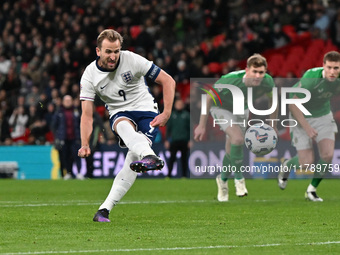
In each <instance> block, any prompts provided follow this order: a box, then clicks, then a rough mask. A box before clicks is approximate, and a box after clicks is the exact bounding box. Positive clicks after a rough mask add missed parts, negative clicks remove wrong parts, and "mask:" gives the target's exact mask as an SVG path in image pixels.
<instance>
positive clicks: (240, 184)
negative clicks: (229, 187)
mask: <svg viewBox="0 0 340 255" xmlns="http://www.w3.org/2000/svg"><path fill="white" fill-rule="evenodd" d="M235 189H236V196H238V197H244V196H247V195H248V190H247V188H246V180H245V179H244V178H242V179H240V180H237V179H235Z"/></svg>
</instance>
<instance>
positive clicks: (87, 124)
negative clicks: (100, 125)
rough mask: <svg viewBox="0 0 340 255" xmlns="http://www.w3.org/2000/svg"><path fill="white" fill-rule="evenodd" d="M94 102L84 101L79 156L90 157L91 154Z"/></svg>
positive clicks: (82, 104)
mask: <svg viewBox="0 0 340 255" xmlns="http://www.w3.org/2000/svg"><path fill="white" fill-rule="evenodd" d="M93 107H94V106H93V102H92V101H82V103H81V108H82V114H81V119H80V138H81V148H80V149H79V150H78V156H79V157H81V158H85V157H88V156H89V155H90V154H91V149H90V146H89V141H90V136H91V133H92V124H93Z"/></svg>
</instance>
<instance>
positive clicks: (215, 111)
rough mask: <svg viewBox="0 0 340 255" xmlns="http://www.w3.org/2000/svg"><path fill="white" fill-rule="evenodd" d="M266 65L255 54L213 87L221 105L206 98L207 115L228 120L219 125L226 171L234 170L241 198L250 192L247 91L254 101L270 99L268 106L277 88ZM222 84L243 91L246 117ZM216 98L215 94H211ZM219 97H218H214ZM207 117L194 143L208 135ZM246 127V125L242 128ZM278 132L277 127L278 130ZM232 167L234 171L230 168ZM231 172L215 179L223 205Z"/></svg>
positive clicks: (199, 127)
mask: <svg viewBox="0 0 340 255" xmlns="http://www.w3.org/2000/svg"><path fill="white" fill-rule="evenodd" d="M266 71H267V61H266V59H265V58H264V57H263V56H261V55H260V54H254V55H253V56H251V57H249V58H248V60H247V67H246V69H245V70H242V71H235V72H231V73H228V74H226V75H223V76H222V77H221V78H220V79H219V80H218V81H217V82H216V83H215V85H214V87H215V89H216V91H217V93H218V95H219V97H220V98H221V102H222V104H218V105H217V106H216V105H212V101H213V99H212V98H211V97H209V96H208V97H207V112H209V111H210V113H211V115H212V117H213V118H214V119H215V120H217V119H223V120H226V121H225V122H224V123H222V124H221V123H220V124H219V126H220V128H221V130H222V131H224V132H225V134H226V148H225V150H226V155H225V157H224V159H223V167H228V166H229V168H227V169H234V170H233V171H234V177H235V188H236V195H237V196H239V197H243V196H246V195H247V194H248V190H247V188H246V185H245V179H244V177H243V174H242V172H241V171H240V169H241V166H242V164H243V145H244V133H245V130H246V129H247V122H248V115H249V110H248V102H247V96H248V87H252V88H253V101H255V99H257V98H259V97H262V96H263V95H267V96H268V97H269V102H271V97H272V89H273V87H274V86H275V85H274V81H273V78H272V77H271V76H270V75H268V74H267V73H266ZM219 84H225V85H228V84H230V85H233V86H235V87H237V88H238V89H240V90H241V91H242V93H243V95H244V99H245V100H244V105H243V106H242V107H243V109H242V110H244V114H234V113H233V112H235V110H239V109H233V103H234V100H240V98H237V96H235V98H233V95H232V92H231V91H230V89H227V88H220V87H219V86H218V85H219ZM211 94H212V95H213V93H211ZM215 97H217V96H215ZM276 115H277V111H276V110H275V112H274V113H272V114H271V116H270V118H271V119H275V118H276ZM207 120H208V115H203V114H202V115H201V117H200V122H199V125H198V126H197V127H196V129H195V131H194V139H195V140H196V141H201V140H202V139H203V137H204V135H205V133H206V123H207ZM236 123H237V124H236ZM242 123H244V124H242ZM275 128H276V127H275ZM230 166H231V167H232V168H230ZM230 174H231V171H222V173H221V174H219V175H218V176H217V177H216V182H217V187H218V194H217V199H218V201H220V202H226V201H228V200H229V188H228V182H227V180H228V177H229V176H230Z"/></svg>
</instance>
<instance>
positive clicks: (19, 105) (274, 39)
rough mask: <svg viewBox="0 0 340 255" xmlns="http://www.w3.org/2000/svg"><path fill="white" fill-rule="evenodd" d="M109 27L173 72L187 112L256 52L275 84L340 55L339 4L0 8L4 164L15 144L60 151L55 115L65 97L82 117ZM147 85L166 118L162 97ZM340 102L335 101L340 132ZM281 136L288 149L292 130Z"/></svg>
mask: <svg viewBox="0 0 340 255" xmlns="http://www.w3.org/2000/svg"><path fill="white" fill-rule="evenodd" d="M105 28H113V29H115V30H117V31H118V32H119V33H121V34H122V35H123V37H124V43H123V49H125V50H131V51H134V52H136V53H138V54H140V55H142V56H144V57H146V58H148V59H149V60H152V61H154V63H155V64H156V65H158V66H159V67H161V68H162V69H164V70H165V71H166V72H168V73H169V74H170V75H171V76H172V77H173V78H174V79H175V80H176V82H177V87H176V98H177V99H181V100H182V101H183V102H184V108H183V109H184V110H186V111H188V112H190V78H191V77H198V78H211V77H220V76H221V75H222V74H226V73H228V72H230V71H234V70H239V69H243V68H245V60H246V59H247V58H248V57H249V56H250V55H252V54H253V53H261V54H263V55H264V56H265V57H266V58H267V60H268V72H269V74H271V75H272V76H273V77H274V78H277V79H282V78H286V79H294V78H299V77H301V75H302V74H303V72H304V71H306V70H307V69H309V68H311V67H316V66H321V65H322V58H323V55H324V53H325V52H328V51H330V50H338V48H339V47H340V1H339V0H334V1H327V0H313V1H310V0H293V1H291V0H290V1H288V0H273V1H270V0H256V1H255V0H230V1H222V0H187V1H186V0H169V1H165V0H160V1H156V0H81V1H80V0H73V1H70V0H55V1H53V0H8V1H6V0H2V1H1V3H0V147H1V148H0V150H1V153H2V155H3V157H4V155H5V154H4V153H5V152H8V151H9V150H10V149H9V147H10V146H13V145H16V146H18V145H45V146H48V145H49V146H53V145H54V144H55V134H56V130H55V128H54V127H53V125H52V123H53V116H55V114H56V113H57V112H58V110H59V109H60V108H61V106H62V99H63V97H64V96H65V95H71V96H72V98H73V109H75V110H76V111H79V112H81V109H80V102H79V88H80V86H79V81H80V77H81V75H82V73H83V71H84V68H85V67H86V66H87V65H88V64H89V63H90V62H92V61H93V60H94V59H95V58H96V53H95V47H96V38H97V36H98V34H99V33H100V32H101V31H102V30H103V29H105ZM149 86H150V91H151V93H152V94H153V95H154V97H155V99H156V100H157V102H158V104H159V106H160V109H162V104H163V102H162V94H161V92H162V88H161V87H160V86H158V85H157V84H149ZM339 99H340V98H339V97H338V98H334V99H333V100H332V107H333V112H334V115H335V119H336V121H337V123H338V126H339V123H340V105H339V103H338V100H339ZM95 104H96V114H97V115H98V116H99V119H101V121H102V122H103V127H105V128H100V129H99V132H98V141H96V143H98V144H100V145H105V146H113V145H115V144H116V140H115V137H114V136H113V135H112V132H111V131H110V128H109V122H108V115H107V112H106V110H105V108H104V106H103V104H102V102H101V101H100V100H99V99H97V100H96V102H95ZM191 114H192V113H191ZM170 136H171V134H169V133H168V132H167V127H164V128H161V132H160V136H159V138H158V139H157V143H158V144H159V146H164V145H166V144H167V141H169V137H170ZM281 136H282V137H281V139H286V140H289V133H287V132H286V130H281ZM30 148H31V147H30ZM6 155H7V154H6ZM48 155H49V154H48ZM101 157H102V156H101ZM1 160H4V159H3V158H1V159H0V161H1ZM52 161H53V160H52ZM94 164H96V163H94ZM53 171H55V172H54V175H53V176H54V177H53V178H57V177H56V175H57V171H56V170H53ZM103 171H104V170H103ZM49 172H50V171H49ZM83 173H84V174H85V173H86V170H84V171H83ZM48 176H49V177H50V173H49V175H48Z"/></svg>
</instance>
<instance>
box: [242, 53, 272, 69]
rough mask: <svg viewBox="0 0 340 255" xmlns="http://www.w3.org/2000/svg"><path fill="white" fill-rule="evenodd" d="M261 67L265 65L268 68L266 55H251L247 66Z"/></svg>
mask: <svg viewBox="0 0 340 255" xmlns="http://www.w3.org/2000/svg"><path fill="white" fill-rule="evenodd" d="M252 66H253V67H255V68H257V67H261V66H264V67H265V68H266V69H267V66H268V65H267V60H266V58H265V57H263V56H262V55H260V54H258V53H255V54H254V55H252V56H250V57H249V58H248V60H247V67H248V68H250V67H252Z"/></svg>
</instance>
